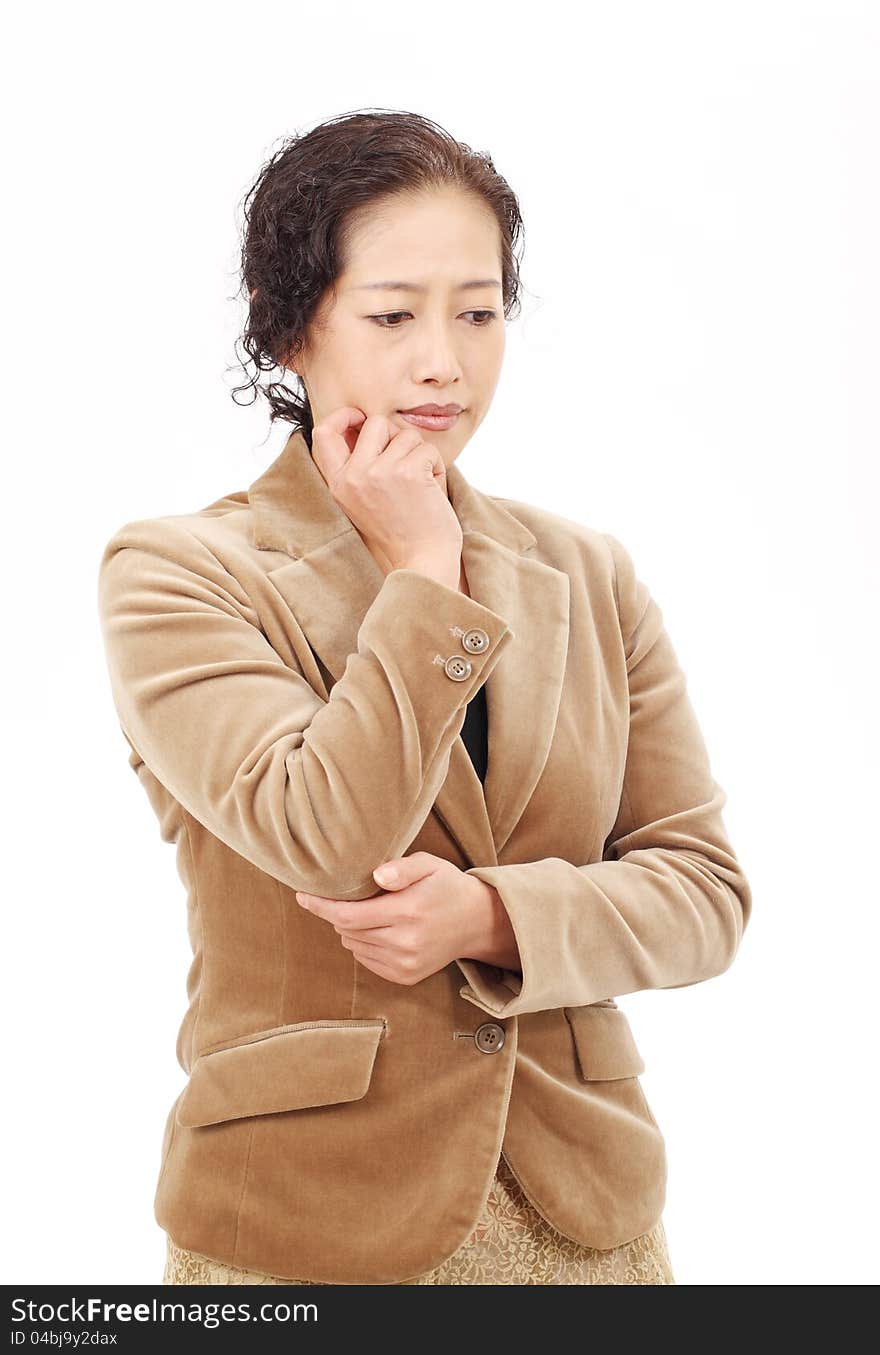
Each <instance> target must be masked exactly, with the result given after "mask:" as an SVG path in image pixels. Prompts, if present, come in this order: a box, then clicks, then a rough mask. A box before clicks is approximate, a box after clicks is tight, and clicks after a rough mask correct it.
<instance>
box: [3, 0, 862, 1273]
mask: <svg viewBox="0 0 880 1355" xmlns="http://www.w3.org/2000/svg"><path fill="white" fill-rule="evenodd" d="M6 34H7V38H8V46H7V51H6V56H5V61H4V67H5V69H4V79H3V82H2V87H3V94H2V98H3V103H4V105H5V108H4V116H3V128H4V133H5V137H4V140H5V143H6V144H5V149H4V163H5V178H6V199H7V205H6V209H5V212H4V217H3V222H4V228H5V233H6V248H5V251H4V253H5V261H6V268H5V278H4V291H5V295H6V305H5V307H4V312H5V316H4V324H3V343H4V349H5V356H6V361H5V363H4V370H5V372H6V377H5V382H4V420H3V424H4V435H5V436H4V446H5V455H4V470H5V473H6V476H7V498H6V505H5V510H4V513H3V519H4V521H3V532H2V540H3V546H4V552H5V553H6V557H7V558H6V566H5V570H4V583H5V596H6V605H7V623H8V624H7V630H6V642H7V643H6V644H5V646H4V648H5V651H6V655H7V657H6V662H5V678H6V695H5V710H6V716H7V720H6V739H5V759H4V760H5V791H6V796H5V799H6V810H5V822H6V824H7V825H8V827H9V829H10V831H9V835H8V838H7V845H6V852H5V860H6V872H5V875H6V878H5V881H4V890H3V893H4V897H5V916H6V945H7V952H6V965H5V984H4V999H5V1002H6V1007H7V1014H6V1030H7V1040H6V1045H5V1051H4V1052H5V1057H4V1081H5V1091H6V1098H5V1105H6V1109H5V1114H4V1116H3V1120H2V1133H3V1145H2V1147H3V1157H4V1162H5V1165H6V1168H7V1182H6V1185H5V1191H4V1227H3V1230H2V1238H3V1240H2V1246H3V1257H2V1278H3V1280H4V1281H6V1282H22V1283H25V1282H31V1283H62V1282H63V1283H65V1284H67V1283H84V1282H92V1283H129V1282H130V1283H139V1282H142V1283H158V1282H159V1281H160V1280H161V1273H162V1267H163V1262H164V1234H163V1233H162V1232H161V1230H160V1229H159V1227H158V1225H157V1224H156V1223H155V1222H154V1220H153V1216H152V1199H153V1191H154V1188H155V1183H156V1176H157V1172H158V1165H159V1149H160V1140H161V1134H162V1129H163V1125H164V1121H165V1116H166V1114H167V1111H168V1109H169V1107H170V1105H171V1103H172V1101H173V1100H174V1098H175V1096H176V1095H177V1093H178V1091H179V1090H180V1088H181V1086H182V1083H183V1080H184V1074H183V1072H182V1070H181V1069H180V1067H179V1066H178V1064H177V1062H176V1059H175V1053H174V1050H175V1040H176V1037H177V1029H178V1025H179V1022H180V1020H181V1019H182V1017H183V1014H184V1011H185V1009H186V995H185V977H186V971H187V967H188V963H189V955H190V952H189V945H188V941H187V937H186V927H185V896H184V891H183V887H182V885H181V883H180V881H179V879H178V877H177V874H176V868H175V861H174V850H173V848H172V847H171V846H169V845H167V844H165V843H163V842H161V840H160V838H159V835H158V823H157V821H156V819H155V816H154V815H153V812H152V810H151V809H150V807H149V804H148V801H147V798H146V796H145V795H144V792H143V790H142V788H141V787H140V786H139V784H138V782H137V779H136V777H135V776H134V774H133V773H132V771H131V770H130V768H129V767H128V765H127V746H126V745H125V742H124V739H123V736H122V734H121V731H120V730H119V728H118V726H117V723H116V718H115V713H114V710H113V707H112V704H111V698H110V692H109V684H108V679H107V674H106V670H105V666H104V656H103V652H102V646H101V638H100V633H99V627H98V618H97V609H96V571H97V564H98V559H99V556H100V553H101V550H102V548H103V545H104V543H105V541H106V540H107V539H108V538H109V536H110V535H111V534H112V533H113V532H114V531H115V530H116V528H117V527H118V526H120V525H121V524H122V523H123V522H125V521H128V520H130V519H132V518H136V517H146V516H150V515H153V514H164V513H174V512H186V511H190V510H192V509H197V508H200V507H202V506H204V505H206V504H208V503H210V502H212V501H213V500H215V499H216V498H219V497H220V496H221V495H222V494H224V493H227V492H233V491H237V490H241V489H245V488H246V487H247V486H248V484H249V483H250V482H251V481H252V480H253V479H254V478H255V477H256V476H257V474H259V472H260V471H261V470H262V469H263V468H264V467H265V466H267V465H268V464H269V462H270V461H271V460H272V459H274V457H275V456H276V455H277V454H278V452H279V451H280V449H281V446H282V445H283V442H284V440H285V438H286V436H287V434H288V433H289V431H290V430H289V427H288V426H285V425H276V427H275V429H274V430H272V432H271V435H270V436H269V437H268V438H267V430H268V427H269V424H268V408H267V407H266V406H264V402H263V401H260V402H259V403H257V404H256V405H254V406H251V407H248V408H242V407H240V406H238V405H236V404H235V403H234V402H233V400H232V398H231V394H230V391H231V388H232V386H233V385H234V384H235V382H236V381H237V380H239V379H240V378H241V371H240V369H237V368H236V366H235V361H236V357H235V353H234V349H233V345H234V342H235V339H236V337H237V335H238V333H239V331H240V326H241V323H242V320H243V314H244V313H243V308H242V304H241V302H240V301H239V300H237V299H235V293H236V291H237V288H238V278H237V276H236V266H237V263H238V231H239V227H240V218H239V210H238V206H239V202H240V200H241V198H242V197H243V195H244V193H245V191H246V189H247V188H248V187H249V185H250V183H251V182H252V180H253V178H254V177H255V175H256V173H257V172H258V170H259V168H260V166H261V165H262V164H263V163H264V161H265V160H266V159H267V158H268V156H269V155H270V154H271V153H272V152H273V151H274V150H275V149H276V148H277V146H278V145H279V144H280V140H281V138H283V137H284V136H286V135H289V134H291V133H293V132H295V131H305V130H307V129H308V128H310V127H312V126H314V125H315V124H316V123H317V122H319V121H321V120H322V119H324V118H326V117H330V116H334V115H337V114H340V113H342V112H345V111H351V110H354V109H357V108H366V107H381V108H385V109H390V108H399V109H408V110H411V111H415V112H419V113H423V114H427V115H428V116H430V117H432V118H434V119H436V120H437V121H439V122H440V123H442V124H443V125H444V126H445V127H447V128H448V130H450V131H451V132H452V133H453V134H454V135H456V136H458V137H459V138H460V139H461V140H463V141H465V142H467V143H468V144H469V145H471V146H473V147H475V148H477V149H484V150H488V151H489V152H490V153H491V155H492V157H493V159H494V161H495V164H496V167H497V168H498V170H499V171H500V172H501V173H502V174H503V175H504V176H505V177H506V178H507V179H508V181H509V182H510V184H511V186H512V187H513V189H514V191H515V192H516V193H517V195H518V197H519V201H520V205H521V208H522V212H523V217H524V220H525V226H526V245H525V253H524V256H523V264H522V274H523V281H524V293H523V310H522V315H521V317H520V319H519V320H517V321H514V322H512V323H511V324H510V325H509V327H508V346H507V356H506V360H505V369H504V374H503V376H502V380H501V382H500V384H499V387H498V390H497V392H496V396H495V401H494V404H493V408H492V411H491V413H490V415H489V416H488V418H487V419H486V421H485V422H484V423H483V425H482V426H481V427H480V429H479V430H478V432H477V434H476V436H475V437H474V439H473V441H472V443H471V444H469V445H468V447H467V448H466V449H465V451H464V452H463V453H462V457H461V460H460V465H461V468H462V470H463V471H464V473H465V475H466V476H467V477H468V478H469V479H470V480H471V481H472V483H474V484H475V485H476V486H477V487H478V488H480V489H483V490H484V491H486V492H489V493H495V494H501V495H506V496H509V497H512V498H519V499H524V500H526V501H529V502H533V503H537V504H540V505H543V506H544V507H546V508H549V509H550V510H552V511H556V512H560V513H563V514H564V515H566V516H568V517H575V518H578V519H579V520H581V521H584V522H587V523H589V524H590V525H592V526H594V527H598V528H601V529H602V530H605V531H610V532H612V533H614V534H615V535H617V536H619V538H620V539H621V540H622V541H623V542H624V543H625V544H626V545H627V547H628V548H629V550H630V551H631V553H632V555H633V557H634V559H635V561H636V564H637V566H638V569H639V572H640V574H641V576H642V577H643V578H644V579H645V580H646V582H647V583H648V584H649V586H650V588H651V591H652V593H653V594H654V596H655V597H656V599H657V600H658V602H659V603H660V605H661V608H662V609H663V612H664V617H665V620H666V623H667V627H668V629H669V632H670V634H671V636H672V638H673V641H674V643H675V645H676V648H677V651H678V654H679V657H680V659H681V662H682V666H683V667H684V669H685V671H686V673H687V674H688V679H689V689H690V692H691V697H692V700H693V703H694V706H695V709H696V711H697V714H698V717H699V719H700V722H701V725H702V728H703V732H704V734H705V737H706V741H707V744H708V746H709V749H710V753H711V757H712V765H713V771H714V773H715V775H716V776H717V778H718V780H719V781H720V782H721V784H722V785H723V787H724V788H725V790H726V791H727V794H728V807H727V809H726V811H725V820H726V823H727V826H728V829H729V832H730V835H731V840H732V842H733V844H734V848H735V850H736V851H737V854H738V855H739V857H740V859H741V860H742V862H743V864H744V866H745V868H746V871H747V874H748V876H749V879H750V882H751V884H752V888H753V895H754V912H753V917H752V920H751V923H750V925H749V928H748V930H747V932H746V936H745V940H744V942H743V945H742V948H741V950H740V953H739V956H738V957H737V959H736V961H735V963H734V965H733V967H732V968H731V969H730V970H729V971H728V972H727V973H726V974H724V975H723V976H721V977H720V978H718V979H715V980H713V981H710V982H707V983H704V984H700V985H696V986H692V987H690V988H686V989H679V990H674V991H672V990H667V991H665V992H646V993H639V994H634V995H631V996H628V997H625V998H623V999H622V1000H621V1003H622V1005H623V1006H624V1007H625V1009H626V1011H627V1013H628V1014H629V1016H630V1019H631V1021H632V1023H633V1027H634V1030H635V1032H636V1037H637V1040H638V1043H639V1045H640V1048H641V1050H642V1052H643V1055H644V1058H645V1062H646V1072H645V1074H644V1076H643V1086H644V1088H645V1091H646V1094H647V1096H648V1099H649V1101H650V1103H651V1105H652V1108H653V1110H654V1113H655V1115H656V1117H657V1119H658V1121H659V1122H660V1124H661V1127H662V1128H663V1131H664V1134H665V1136H666V1140H667V1150H668V1154H669V1192H668V1204H667V1208H666V1212H665V1216H664V1217H665V1222H666V1229H667V1234H668V1237H669V1242H670V1251H671V1255H672V1260H673V1266H674V1270H675V1272H676V1278H677V1280H678V1283H679V1284H769V1285H778V1284H866V1283H876V1282H877V1280H878V1278H880V1265H878V1256H877V1229H876V1217H877V1208H878V1198H877V1195H878V1192H877V1173H876V1157H877V1151H876V1150H877V1119H876V1115H875V1098H876V1086H877V1021H876V984H877V973H878V965H877V954H878V925H877V916H878V884H877V880H878V834H877V816H878V797H877V759H878V755H880V746H878V739H877V733H878V729H877V723H878V722H877V690H878V679H877V638H876V632H877V622H878V594H880V590H878V554H877V549H876V544H875V543H876V535H877V532H876V519H877V512H878V476H877V460H878V431H880V429H878V423H880V420H878V398H877V397H878V375H880V363H878V358H880V352H878V348H880V344H878V328H877V317H878V314H880V287H878V251H877V241H878V240H880V211H878V205H880V204H878V173H877V169H878V163H880V145H878V130H880V118H878V113H880V10H878V7H877V6H876V5H873V4H856V3H849V4H847V3H841V0H835V2H834V3H833V4H832V3H824V4H817V3H804V0H800V2H799V3H797V4H784V3H778V2H777V3H773V2H772V0H761V3H743V0H738V2H737V3H730V4H718V3H714V4H713V3H705V2H703V3H692V4H685V3H664V4H653V3H652V4H627V3H620V0H615V2H614V3H607V4H586V5H583V6H581V7H580V9H578V8H572V7H571V6H570V5H568V4H565V5H563V4H561V3H552V4H548V3H544V4H542V5H540V6H537V7H536V6H526V7H524V8H523V10H522V11H520V12H519V13H517V12H516V11H514V10H511V9H510V8H509V6H507V5H504V6H502V5H500V4H487V5H484V6H476V5H473V4H465V5H462V4H458V3H454V2H451V3H447V4H445V5H444V6H442V7H441V9H439V10H438V9H436V8H433V7H419V6H413V5H412V4H406V5H402V4H401V5H397V4H390V3H384V4H383V3H378V4H372V5H370V6H366V7H355V6H352V7H351V8H350V9H346V10H344V11H343V10H340V9H336V10H331V11H330V12H329V13H326V14H325V15H324V16H322V15H321V13H320V7H319V6H315V5H310V6H307V7H305V9H303V8H302V7H293V8H288V9H285V8H283V7H282V8H279V7H277V6H275V7H272V6H268V7H267V6H264V7H257V8H256V9H251V10H246V9H245V8H243V7H242V6H241V5H240V4H236V5H232V4H228V3H218V2H216V0H215V3H212V4H211V5H207V4H174V5H167V4H158V3H154V4H151V5H149V6H118V5H112V6H111V5H109V4H108V5H96V4H81V5H77V6H61V5H59V4H51V5H48V6H47V5H43V6H39V7H37V8H36V9H32V10H30V11H28V12H25V11H24V10H23V9H22V7H18V8H17V9H16V12H15V16H14V18H12V19H10V20H7V28H6ZM872 537H873V538H874V539H873V540H872ZM872 693H873V695H872Z"/></svg>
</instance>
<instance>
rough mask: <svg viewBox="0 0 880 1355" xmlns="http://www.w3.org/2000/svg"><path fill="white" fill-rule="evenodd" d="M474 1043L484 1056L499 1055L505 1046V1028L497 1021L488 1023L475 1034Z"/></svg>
mask: <svg viewBox="0 0 880 1355" xmlns="http://www.w3.org/2000/svg"><path fill="white" fill-rule="evenodd" d="M474 1041H475V1043H476V1046H477V1048H478V1049H479V1050H481V1051H482V1052H483V1053H484V1054H497V1053H498V1050H499V1049H501V1048H502V1046H503V1045H504V1027H503V1026H499V1025H498V1023H497V1021H486V1022H485V1023H484V1024H483V1025H482V1026H478V1028H477V1030H476V1031H475V1032H474Z"/></svg>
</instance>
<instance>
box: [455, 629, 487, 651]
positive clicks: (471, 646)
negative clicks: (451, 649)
mask: <svg viewBox="0 0 880 1355" xmlns="http://www.w3.org/2000/svg"><path fill="white" fill-rule="evenodd" d="M461 643H462V646H463V647H464V648H465V649H466V650H467V652H468V653H469V654H485V652H486V650H487V649H488V648H489V637H488V635H487V634H486V632H485V631H484V630H480V629H479V627H476V626H475V627H474V629H473V630H468V631H465V633H464V636H463V637H462V641H461Z"/></svg>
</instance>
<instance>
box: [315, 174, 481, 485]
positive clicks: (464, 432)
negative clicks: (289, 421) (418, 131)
mask: <svg viewBox="0 0 880 1355" xmlns="http://www.w3.org/2000/svg"><path fill="white" fill-rule="evenodd" d="M499 253H500V251H499V234H498V224H497V222H496V221H495V219H494V218H493V217H492V216H491V215H490V214H489V212H488V211H487V209H485V208H483V207H481V205H480V203H479V200H478V199H475V198H474V197H472V196H470V195H468V194H465V193H462V192H460V191H459V190H456V189H449V190H447V189H444V190H442V191H441V190H436V191H434V192H431V193H422V194H420V195H418V196H412V197H408V196H405V195H398V196H397V197H395V198H394V199H390V200H386V202H384V203H382V204H381V205H379V206H374V207H371V208H370V209H369V211H366V209H365V212H364V214H363V215H362V216H361V217H360V219H359V220H358V222H357V225H356V227H355V228H354V230H353V232H352V237H351V243H350V246H349V256H348V259H347V261H346V264H345V271H344V272H343V273H342V274H341V275H340V276H339V278H338V279H337V281H336V284H335V286H334V287H333V288H331V289H329V290H328V294H327V295H326V296H325V297H324V299H323V300H322V303H321V306H320V308H319V312H318V315H317V316H316V317H315V321H314V322H313V323H312V325H311V326H310V327H309V332H308V335H307V342H306V346H305V349H304V350H303V352H302V353H301V354H299V355H298V356H297V357H296V358H295V359H291V360H290V361H289V362H288V366H290V367H291V368H292V370H294V371H296V372H297V373H298V374H299V375H300V376H301V377H302V378H303V381H304V382H305V387H306V391H307V393H308V396H309V403H310V404H311V408H312V414H313V417H314V422H315V423H316V424H318V423H320V422H321V420H322V419H323V418H325V417H326V416H327V415H328V414H330V413H331V412H332V411H333V410H334V409H338V408H339V407H340V406H341V405H352V406H355V407H356V408H357V409H362V410H363V411H364V413H365V414H367V415H371V414H383V415H385V416H386V417H387V418H389V419H390V420H391V422H392V423H393V424H394V425H396V426H397V427H399V428H408V427H410V426H411V425H410V424H409V423H408V421H407V420H406V419H405V418H403V416H402V415H401V413H400V411H401V410H408V409H412V408H413V407H416V406H419V405H426V404H436V405H448V404H458V405H460V406H461V407H462V412H461V413H460V414H459V415H458V417H457V419H456V420H455V422H454V423H453V425H452V427H451V428H448V429H444V430H439V429H430V430H426V429H424V428H422V429H420V430H419V431H420V433H421V436H422V437H423V438H424V440H425V441H426V442H430V443H432V445H434V446H435V447H436V448H437V450H438V451H439V452H440V454H441V456H442V457H443V460H444V463H445V464H446V465H447V466H448V465H450V464H451V462H453V461H454V460H455V458H456V457H457V456H458V454H459V452H460V451H461V450H462V448H463V447H464V445H465V443H466V442H467V441H468V439H469V438H470V437H471V435H472V434H473V432H474V430H475V429H476V428H477V427H478V426H479V424H480V423H482V421H483V419H484V418H485V415H486V413H487V411H488V409H489V405H490V404H491V401H492V396H493V394H494V391H495V387H496V385H497V383H498V378H499V376H500V373H501V363H502V360H503V357H504V342H505V317H504V312H503V307H502V293H501V264H500V260H499ZM475 282H477V283H479V285H478V286H474V285H473V284H474V283H475ZM466 284H470V285H466Z"/></svg>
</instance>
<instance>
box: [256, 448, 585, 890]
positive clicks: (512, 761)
mask: <svg viewBox="0 0 880 1355" xmlns="http://www.w3.org/2000/svg"><path fill="white" fill-rule="evenodd" d="M446 484H447V488H448V491H449V499H450V502H451V504H452V506H453V508H454V509H455V513H456V516H457V517H458V520H459V522H460V523H461V528H462V538H463V540H462V559H463V562H464V568H465V573H466V575H467V580H468V588H469V590H470V593H471V596H472V597H473V598H474V599H475V600H476V601H478V602H481V603H483V605H484V606H486V607H489V608H491V609H492V611H494V612H497V613H498V615H499V616H502V617H504V619H505V620H506V621H507V623H508V626H509V628H510V630H511V632H512V633H513V643H512V644H511V645H510V646H508V649H507V652H506V654H505V655H504V656H503V657H502V658H501V659H500V660H499V662H498V663H497V664H496V666H495V668H494V669H493V671H492V673H491V674H490V675H489V677H488V678H487V680H486V684H485V687H486V704H487V710H488V717H489V760H488V769H487V773H486V781H485V786H484V785H483V784H482V783H481V782H480V779H479V777H478V776H477V773H476V771H475V769H474V766H473V763H472V762H471V759H470V756H469V755H468V751H467V749H466V747H465V745H464V742H463V741H462V739H461V738H460V737H459V738H458V739H457V740H456V741H455V742H454V743H453V746H452V751H451V754H450V759H449V769H448V775H447V777H446V781H445V782H444V784H443V786H442V788H441V790H440V792H439V794H438V796H437V798H436V800H435V802H434V806H433V809H432V812H433V813H436V814H437V815H438V817H439V818H440V819H441V821H442V822H443V823H444V824H445V826H446V828H447V829H448V830H449V832H450V833H451V834H452V836H453V837H454V839H455V840H456V841H457V843H458V845H459V847H460V848H461V850H462V852H463V853H464V855H465V856H466V857H467V858H468V859H469V860H470V861H471V863H472V864H473V865H479V866H484V865H496V864H498V855H499V854H500V853H501V852H502V850H503V848H504V847H505V845H506V844H507V842H508V840H509V838H510V836H511V834H512V833H513V831H514V829H515V827H516V825H517V823H518V821H519V819H520V818H521V816H522V813H523V811H524V809H525V807H526V805H527V803H528V801H529V799H530V797H531V795H532V792H533V791H534V788H535V786H536V784H537V782H538V778H539V777H540V775H541V772H542V771H543V768H544V765H545V763H546V761H547V756H548V753H549V751H550V744H551V742H552V739H553V733H554V730H555V727H556V716H557V711H558V708H559V701H560V697H561V694H562V683H563V678H564V675H565V663H566V657H567V653H568V626H569V589H570V580H569V577H568V575H567V574H566V573H565V572H564V571H562V570H558V569H554V568H553V567H552V566H550V565H547V564H545V563H544V562H543V561H541V560H538V559H537V558H536V557H535V556H534V555H531V554H530V553H529V552H530V551H531V550H532V548H533V547H534V546H535V545H536V544H537V539H536V537H535V535H534V533H533V532H532V531H531V530H530V529H529V528H528V527H527V526H526V525H525V523H523V522H521V521H520V520H519V518H517V517H515V516H514V514H513V513H511V512H509V511H508V509H506V508H505V507H503V506H502V504H501V503H500V502H499V501H498V500H497V499H495V498H493V497H492V496H490V495H488V494H483V493H481V492H480V491H479V490H478V489H476V488H475V487H474V486H473V485H471V484H470V483H469V482H468V481H467V480H466V478H465V476H464V474H463V473H462V471H461V469H460V468H459V466H458V465H457V463H455V462H453V463H452V464H451V465H450V466H448V467H447V470H446ZM248 502H249V505H250V509H251V514H252V523H253V528H252V530H253V543H254V545H255V546H256V547H257V548H259V549H261V550H271V551H279V552H283V553H284V554H285V555H286V556H287V557H289V558H288V559H286V560H284V561H282V562H281V563H280V564H279V565H277V566H275V567H273V568H272V569H271V570H270V571H269V576H270V578H271V580H272V582H273V584H274V585H275V587H276V588H277V589H278V591H279V592H280V593H281V595H282V597H283V598H284V600H285V602H286V603H287V605H288V606H289V607H290V610H291V611H292V612H293V614H294V616H295V618H296V621H297V623H298V625H299V627H300V628H301V629H302V631H303V633H304V634H305V636H306V639H307V640H308V643H309V645H310V647H311V649H312V650H313V651H314V653H315V654H316V655H317V657H318V658H319V659H320V661H321V663H322V664H323V665H324V667H325V668H326V669H327V671H328V672H329V673H330V674H331V675H332V677H333V680H334V681H338V680H339V678H340V677H342V675H343V673H344V671H345V667H346V664H347V662H348V657H349V655H350V654H352V653H354V652H356V650H357V635H358V631H359V629H360V626H361V622H362V620H363V618H364V615H365V614H366V612H367V611H368V609H369V607H370V606H371V604H372V603H373V601H374V600H375V598H376V595H377V593H378V592H379V590H380V588H381V587H382V584H383V582H384V575H383V574H382V571H381V570H380V568H379V566H378V564H377V563H376V561H375V560H374V559H373V556H372V555H371V554H370V552H369V551H368V550H367V547H366V546H365V545H364V542H363V539H362V537H361V535H360V533H359V532H358V531H357V529H356V528H355V526H354V524H353V523H352V522H351V521H350V519H349V518H348V516H347V515H346V514H345V513H344V512H343V510H342V509H341V508H340V507H339V505H338V504H337V502H336V500H335V499H334V498H333V496H332V494H331V493H330V490H329V488H328V486H327V483H326V481H325V480H324V477H323V476H322V475H321V472H320V471H319V470H318V467H317V466H316V464H315V462H314V460H313V459H312V456H311V453H310V451H309V447H308V444H307V442H306V440H305V437H304V435H303V433H302V431H301V430H299V429H297V430H296V431H295V432H293V433H292V434H291V435H290V437H289V438H288V439H287V442H286V443H285V445H284V448H283V450H282V452H281V454H280V456H278V457H277V458H276V460H275V461H273V462H272V464H271V465H270V466H269V467H268V469H267V470H265V471H264V472H263V473H262V474H261V475H259V476H258V477H257V479H256V480H255V481H254V482H253V484H252V485H251V486H250V488H249V490H248ZM525 694H527V700H528V711H527V712H526V711H525V710H524V700H525V699H526V696H525ZM461 721H462V723H463V721H464V710H462V712H461Z"/></svg>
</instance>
